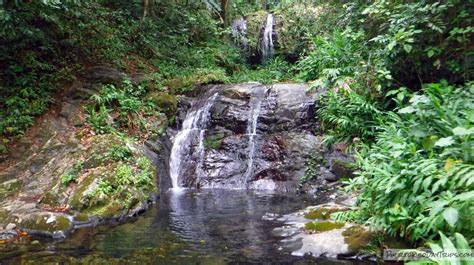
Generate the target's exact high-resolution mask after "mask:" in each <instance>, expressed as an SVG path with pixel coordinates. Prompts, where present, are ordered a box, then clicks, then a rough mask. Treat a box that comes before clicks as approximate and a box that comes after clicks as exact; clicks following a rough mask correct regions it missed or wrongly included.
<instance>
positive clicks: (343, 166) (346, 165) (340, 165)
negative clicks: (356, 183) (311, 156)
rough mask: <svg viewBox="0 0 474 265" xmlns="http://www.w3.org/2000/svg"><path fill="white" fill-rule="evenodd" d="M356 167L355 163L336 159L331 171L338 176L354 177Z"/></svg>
mask: <svg viewBox="0 0 474 265" xmlns="http://www.w3.org/2000/svg"><path fill="white" fill-rule="evenodd" d="M356 169H357V167H356V166H355V165H354V163H352V162H350V161H344V160H334V161H333V162H332V166H331V172H332V173H333V174H334V175H336V177H338V178H352V177H354V171H355V170H356Z"/></svg>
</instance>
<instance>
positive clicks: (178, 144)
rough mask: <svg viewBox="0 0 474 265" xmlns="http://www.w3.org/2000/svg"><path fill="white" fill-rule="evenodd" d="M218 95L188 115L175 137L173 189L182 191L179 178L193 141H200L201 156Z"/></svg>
mask: <svg viewBox="0 0 474 265" xmlns="http://www.w3.org/2000/svg"><path fill="white" fill-rule="evenodd" d="M217 95H218V94H217V93H214V95H213V96H212V97H210V98H209V99H207V101H206V102H205V104H204V106H202V107H200V108H197V109H194V110H191V111H190V112H188V114H187V115H186V118H185V119H184V122H183V127H182V129H181V131H179V132H178V134H177V135H176V136H175V138H174V141H173V147H172V148H171V154H170V177H171V183H172V187H173V189H180V185H179V177H180V173H181V172H180V171H181V163H182V160H183V157H184V156H185V154H186V153H188V152H189V153H190V151H191V145H192V142H193V139H196V133H198V134H197V140H198V142H199V143H198V153H199V154H200V156H201V153H203V151H202V150H201V149H203V148H204V145H203V140H204V131H205V130H206V124H207V121H208V119H209V110H210V109H211V107H212V105H213V104H214V101H215V100H216V98H217Z"/></svg>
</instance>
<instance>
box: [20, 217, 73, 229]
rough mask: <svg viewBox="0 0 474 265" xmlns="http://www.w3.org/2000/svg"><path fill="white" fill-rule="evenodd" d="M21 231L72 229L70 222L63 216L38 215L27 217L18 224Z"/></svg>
mask: <svg viewBox="0 0 474 265" xmlns="http://www.w3.org/2000/svg"><path fill="white" fill-rule="evenodd" d="M18 226H19V227H20V228H21V229H24V230H30V231H35V232H49V233H53V232H56V231H63V232H65V231H69V230H71V229H72V222H71V220H69V218H67V217H65V216H51V215H50V214H38V215H33V216H29V218H26V219H25V220H23V221H22V222H21V223H19V224H18Z"/></svg>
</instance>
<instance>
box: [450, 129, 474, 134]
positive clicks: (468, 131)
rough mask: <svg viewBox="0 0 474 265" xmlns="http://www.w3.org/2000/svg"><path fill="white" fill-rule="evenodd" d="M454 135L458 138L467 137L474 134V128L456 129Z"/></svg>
mask: <svg viewBox="0 0 474 265" xmlns="http://www.w3.org/2000/svg"><path fill="white" fill-rule="evenodd" d="M453 134H454V135H457V136H465V135H471V134H474V127H473V128H470V129H466V128H463V127H456V128H454V129H453Z"/></svg>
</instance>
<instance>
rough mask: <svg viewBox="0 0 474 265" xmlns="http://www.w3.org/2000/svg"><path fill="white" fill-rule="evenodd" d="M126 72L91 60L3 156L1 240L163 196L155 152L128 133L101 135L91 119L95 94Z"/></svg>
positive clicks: (122, 214) (124, 213)
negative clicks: (89, 102)
mask: <svg viewBox="0 0 474 265" xmlns="http://www.w3.org/2000/svg"><path fill="white" fill-rule="evenodd" d="M124 76H125V75H124V74H123V73H121V72H119V71H117V70H115V69H112V68H108V67H92V68H90V69H89V70H88V72H87V73H85V76H84V77H83V78H80V79H78V80H76V81H75V82H74V83H73V84H72V85H71V86H70V87H69V88H67V89H66V90H65V91H64V92H63V93H62V95H59V98H58V100H57V102H58V103H57V104H56V105H55V106H53V107H52V108H51V110H50V111H49V112H47V113H46V114H45V115H43V116H42V117H40V118H39V119H38V121H37V123H36V124H35V125H34V126H33V127H32V128H31V129H30V130H29V131H28V132H27V134H26V135H25V136H24V137H23V138H22V139H20V140H19V141H18V142H17V143H16V145H15V146H12V148H11V152H10V154H9V157H7V158H6V159H5V158H4V159H3V161H0V200H1V202H0V240H13V239H14V238H16V237H17V236H21V235H23V234H34V235H41V236H48V237H54V238H62V237H65V236H66V235H67V234H68V233H69V232H71V231H72V230H74V229H75V228H78V227H82V226H92V225H96V224H98V223H100V222H104V221H108V220H120V219H123V218H126V217H128V216H133V215H136V214H138V213H140V212H142V211H143V210H145V209H146V208H147V207H148V205H149V204H150V203H152V202H153V201H154V200H155V198H156V197H157V194H158V193H159V192H158V182H157V173H156V167H155V165H153V163H152V159H150V157H153V154H152V153H151V152H149V151H148V149H147V148H145V146H144V145H143V144H141V143H140V142H138V141H137V140H134V139H132V138H130V137H127V136H126V135H122V134H119V133H110V134H103V135H96V134H94V133H93V132H92V130H91V129H90V127H88V125H87V124H86V123H85V119H86V117H85V113H84V108H83V106H84V104H86V102H87V100H88V99H89V98H90V96H91V95H93V94H94V93H95V92H96V91H97V90H98V88H100V86H101V84H102V83H110V82H119V81H120V80H122V79H123V78H124ZM160 126H163V125H160Z"/></svg>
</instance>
